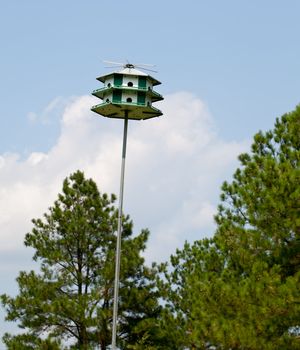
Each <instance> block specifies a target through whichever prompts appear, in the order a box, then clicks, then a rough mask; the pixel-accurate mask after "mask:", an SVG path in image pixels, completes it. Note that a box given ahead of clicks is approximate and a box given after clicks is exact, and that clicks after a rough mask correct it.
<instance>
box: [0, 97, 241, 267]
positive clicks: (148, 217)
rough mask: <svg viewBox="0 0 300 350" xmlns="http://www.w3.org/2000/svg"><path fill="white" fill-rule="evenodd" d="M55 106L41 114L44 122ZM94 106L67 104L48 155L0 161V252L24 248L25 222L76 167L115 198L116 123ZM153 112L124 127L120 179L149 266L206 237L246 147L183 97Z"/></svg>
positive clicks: (89, 101) (195, 101)
mask: <svg viewBox="0 0 300 350" xmlns="http://www.w3.org/2000/svg"><path fill="white" fill-rule="evenodd" d="M58 103H59V104H60V105H63V103H62V101H61V99H58V100H55V101H54V102H53V103H50V104H49V106H48V107H47V108H46V111H47V118H48V117H49V115H51V111H52V110H53V108H56V106H57V104H58ZM94 104H95V100H94V98H93V97H89V96H83V97H79V98H77V99H73V100H72V101H71V102H70V101H69V102H68V105H67V106H66V107H65V109H64V112H63V114H62V117H61V133H60V135H59V138H58V140H57V142H56V144H55V145H54V146H53V147H52V149H50V150H49V152H47V153H40V152H38V150H37V152H34V153H31V154H30V155H29V156H28V157H27V158H26V159H21V158H20V157H19V156H18V155H17V154H3V155H1V156H0V212H1V217H0V230H1V236H0V254H1V251H2V252H7V251H11V252H14V251H16V250H22V249H25V248H22V242H23V238H24V234H25V233H26V232H27V231H28V230H30V227H31V223H30V220H31V219H32V218H34V217H39V216H41V215H42V213H44V212H45V211H46V210H47V208H48V207H49V206H50V205H51V204H52V203H53V201H54V200H55V199H56V196H57V193H58V192H59V191H60V190H61V185H62V180H63V179H64V178H65V177H66V176H68V175H70V173H72V172H73V171H75V170H76V169H81V170H84V171H85V173H86V175H87V176H89V177H92V178H93V179H95V180H96V182H97V183H98V185H99V188H100V190H101V191H102V192H114V193H116V194H118V190H119V177H120V161H121V146H122V128H123V123H122V121H120V120H113V119H106V118H102V117H100V116H97V115H96V114H94V113H92V112H90V107H91V106H92V105H94ZM159 108H161V109H162V110H163V112H164V116H162V117H160V118H154V119H151V120H148V121H141V122H130V123H129V134H128V148H127V163H126V173H125V178H126V183H125V197H124V210H125V211H126V212H127V213H129V214H130V215H131V216H132V218H133V220H134V223H135V227H136V229H140V228H142V227H148V228H150V230H151V239H150V242H149V249H148V251H147V253H146V256H147V258H148V259H149V260H153V259H155V260H166V259H167V258H168V256H169V255H170V253H172V252H173V251H174V250H175V248H176V247H181V246H182V244H183V242H184V241H185V240H189V241H192V240H195V239H200V238H201V237H204V236H207V235H211V234H212V232H213V228H214V224H213V214H214V212H215V207H216V203H217V202H218V194H219V188H220V184H221V183H222V181H223V180H224V179H225V178H226V177H228V176H229V174H230V173H232V172H233V171H234V168H235V167H236V165H237V161H236V157H237V155H238V154H239V153H241V152H242V151H244V150H245V147H246V145H247V144H246V142H244V143H238V142H235V141H232V142H225V141H223V140H222V139H221V138H220V137H219V136H218V135H217V133H216V131H215V127H214V121H213V119H212V117H211V115H210V113H209V111H208V110H207V108H206V106H205V104H204V103H203V102H202V101H201V100H200V99H199V98H197V97H195V96H194V95H192V94H190V93H187V92H179V93H176V94H172V95H169V96H166V97H165V101H163V102H162V103H160V106H159ZM49 118H50V117H49ZM20 268H22V266H20Z"/></svg>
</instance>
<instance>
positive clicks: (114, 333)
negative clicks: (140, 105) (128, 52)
mask: <svg viewBox="0 0 300 350" xmlns="http://www.w3.org/2000/svg"><path fill="white" fill-rule="evenodd" d="M127 128H128V111H125V119H124V133H123V149H122V165H121V180H120V196H119V214H118V235H117V247H116V266H115V285H114V310H113V330H112V341H111V346H112V350H116V349H117V348H116V338H117V318H118V299H119V280H120V258H121V231H122V209H123V193H124V175H125V158H126V143H127Z"/></svg>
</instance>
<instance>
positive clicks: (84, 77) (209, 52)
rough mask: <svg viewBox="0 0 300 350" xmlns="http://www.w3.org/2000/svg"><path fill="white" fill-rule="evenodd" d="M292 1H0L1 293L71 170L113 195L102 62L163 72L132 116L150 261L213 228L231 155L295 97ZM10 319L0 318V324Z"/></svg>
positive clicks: (137, 196) (116, 138)
mask: <svg viewBox="0 0 300 350" xmlns="http://www.w3.org/2000/svg"><path fill="white" fill-rule="evenodd" d="M299 10H300V2H298V1H296V0H294V1H293V0H288V1H285V2H283V1H277V0H273V1H270V0H265V1H258V0H252V1H241V0H240V1H237V0H235V1H233V0H227V1H221V0H219V1H216V0H211V1H200V0H199V1H196V0H195V1H191V0H187V1H185V2H182V1H161V0H160V1H157V0H154V1H151V2H142V1H136V0H134V1H133V0H128V1H126V2H125V1H123V2H121V1H119V2H118V1H115V2H109V1H107V2H104V1H85V2H83V1H69V0H65V1H57V0H52V1H51V2H50V1H48V2H46V1H43V2H42V1H38V0H35V1H33V0H28V1H15V0H10V1H2V2H1V11H0V47H1V65H0V77H1V84H0V89H1V90H0V95H1V97H2V98H1V137H0V194H1V196H0V212H1V215H0V230H1V237H0V245H1V248H0V250H1V251H0V257H1V261H0V263H1V265H0V266H1V268H0V277H1V289H0V293H2V292H8V293H15V292H16V286H15V283H14V278H15V277H16V276H17V273H18V271H19V270H20V269H25V268H31V267H32V264H31V261H30V255H31V252H29V251H28V250H26V249H25V248H24V247H23V246H22V240H23V237H24V234H25V233H26V232H27V231H28V230H30V228H31V224H30V220H31V218H32V217H38V216H40V215H41V214H42V213H43V212H45V211H46V210H47V208H48V207H49V206H50V205H51V203H53V200H54V199H55V198H56V195H57V193H58V191H59V190H60V187H61V183H62V179H63V178H64V177H66V176H68V175H69V174H70V173H71V172H72V171H74V170H76V169H78V168H80V169H83V170H84V171H85V172H86V174H87V175H88V176H91V177H93V178H94V179H95V180H96V181H97V183H98V184H99V187H100V188H101V189H102V190H103V191H105V192H115V193H118V184H119V178H118V177H119V167H120V153H121V149H120V147H121V133H122V125H121V123H120V121H113V120H109V119H104V118H100V117H97V116H96V115H94V114H93V113H92V112H90V111H89V108H90V106H91V105H92V104H94V102H95V101H94V99H93V97H90V96H89V95H90V92H91V91H92V90H94V89H96V88H98V87H100V84H99V82H97V81H96V80H95V78H96V77H97V76H99V75H102V74H105V73H106V72H108V70H107V69H106V68H104V66H105V64H103V63H102V60H113V61H120V62H125V61H126V60H129V61H130V62H133V63H137V62H142V63H152V64H156V66H157V67H156V68H157V70H158V73H157V74H155V77H156V78H157V79H159V80H160V81H162V85H161V86H159V87H158V91H159V92H160V93H161V94H163V95H164V96H165V101H164V102H163V103H162V104H161V107H160V108H161V109H162V110H163V112H164V114H165V115H164V116H163V117H161V118H159V119H158V120H151V121H147V122H141V123H131V124H130V126H129V147H128V163H127V168H126V187H125V205H124V206H125V210H126V211H127V212H129V213H130V214H131V216H132V217H133V219H134V222H135V223H136V225H135V227H136V229H137V230H138V229H140V228H141V227H149V228H150V230H151V233H152V238H151V239H150V242H149V250H148V251H147V252H146V257H147V259H148V260H155V259H158V260H166V259H167V258H168V256H169V254H170V253H171V252H172V251H174V249H175V248H176V247H180V246H182V244H183V242H184V240H189V241H193V240H194V239H199V238H201V237H204V236H209V235H211V234H212V233H213V230H214V225H213V219H212V217H213V213H214V212H215V208H216V205H217V203H218V196H219V192H220V191H219V188H220V185H221V183H222V181H223V180H225V179H226V178H230V176H231V174H232V173H233V171H234V170H235V168H236V167H237V165H238V163H237V161H236V158H237V155H238V154H239V153H241V152H243V151H245V150H247V149H248V148H249V143H250V140H251V138H252V136H253V135H254V133H255V132H257V131H258V130H267V129H270V128H272V126H273V124H274V121H275V118H276V117H279V116H281V115H282V114H283V113H285V112H288V111H290V110H293V109H294V107H295V106H296V105H297V104H298V103H299V102H300V98H299V91H300V79H299V76H300V64H299V62H300V61H299V57H300V45H299V33H300V22H299V13H300V11H299ZM145 198H147V200H146V201H145ZM3 286H5V287H3ZM11 327H12V326H10V325H5V324H4V323H3V321H1V320H0V335H1V333H2V332H3V331H4V330H8V329H12V328H11ZM0 349H1V344H0Z"/></svg>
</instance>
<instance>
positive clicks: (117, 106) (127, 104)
mask: <svg viewBox="0 0 300 350" xmlns="http://www.w3.org/2000/svg"><path fill="white" fill-rule="evenodd" d="M97 80H99V81H100V82H102V83H103V84H104V86H103V87H102V88H100V89H98V90H94V91H93V92H92V95H94V96H96V97H98V98H100V99H101V100H102V103H100V104H98V105H96V106H93V107H92V108H91V110H92V111H93V112H96V113H98V114H100V115H102V116H104V117H108V118H121V119H124V118H128V119H134V120H144V119H150V118H154V117H159V116H161V115H162V112H161V111H160V110H159V109H157V108H155V107H153V106H152V103H153V102H157V101H161V100H163V97H162V96H161V95H160V94H159V93H157V92H156V91H154V90H153V87H154V86H156V85H159V84H160V82H159V81H158V80H156V79H155V78H153V77H151V76H150V75H148V74H146V73H144V72H142V71H140V70H138V69H136V68H135V66H134V65H133V64H129V63H128V64H125V65H124V66H123V69H122V70H120V71H117V72H112V73H109V74H106V75H103V76H101V77H99V78H97Z"/></svg>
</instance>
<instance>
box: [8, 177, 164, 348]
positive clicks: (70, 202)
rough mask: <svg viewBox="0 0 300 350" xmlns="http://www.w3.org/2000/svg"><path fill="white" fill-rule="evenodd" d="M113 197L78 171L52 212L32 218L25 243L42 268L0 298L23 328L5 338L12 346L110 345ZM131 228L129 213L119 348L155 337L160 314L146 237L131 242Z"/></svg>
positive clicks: (124, 241)
mask: <svg viewBox="0 0 300 350" xmlns="http://www.w3.org/2000/svg"><path fill="white" fill-rule="evenodd" d="M115 199H116V198H115V196H114V195H111V196H110V197H109V196H108V195H107V194H100V193H99V191H98V189H97V186H96V184H95V182H94V181H93V180H91V179H85V177H84V174H83V173H82V172H80V171H77V172H76V173H74V174H72V175H71V176H70V177H69V178H66V179H65V181H64V183H63V190H62V193H61V194H59V195H58V199H57V200H56V201H55V203H54V205H53V206H52V207H50V208H49V212H47V213H46V214H44V217H43V218H42V219H35V220H33V226H34V227H33V229H32V231H31V232H30V233H28V234H27V235H26V237H25V245H26V246H27V247H31V248H33V249H34V251H35V253H34V256H33V259H34V260H35V261H36V262H37V263H40V271H39V273H37V272H34V271H30V272H25V271H21V272H20V274H19V276H18V278H17V282H18V285H19V294H18V295H17V296H16V297H10V296H8V295H2V296H1V300H2V304H3V306H4V307H5V309H6V311H7V316H6V319H7V320H8V321H18V322H19V326H20V327H21V328H23V329H24V330H25V333H24V334H22V335H21V336H20V335H18V336H13V335H9V334H6V335H5V336H4V338H3V339H4V342H5V343H6V345H7V346H8V349H27V348H28V349H29V348H30V349H42V348H43V347H42V346H41V344H43V346H45V349H56V348H57V346H58V345H57V344H59V343H60V344H63V345H60V348H61V349H63V348H64V349H67V348H74V349H97V348H99V349H102V350H103V349H106V348H107V346H108V345H109V344H110V341H111V322H112V304H113V282H114V267H115V263H114V261H115V245H116V235H115V233H116V229H117V210H116V208H115V207H114V201H115ZM132 226H133V225H132V222H131V221H130V219H129V216H126V217H124V218H123V226H122V258H121V273H120V293H119V295H120V304H119V328H118V339H119V346H121V348H122V349H126V348H128V346H130V345H132V344H135V343H138V341H139V340H140V339H142V338H143V337H145V336H146V335H147V334H155V319H156V318H157V317H158V315H159V312H160V307H159V305H158V301H157V291H156V289H155V283H154V277H155V275H154V270H153V269H152V268H148V267H146V266H145V264H144V259H143V257H142V256H141V252H142V251H143V250H144V249H145V247H146V242H147V239H148V236H149V232H148V231H147V230H143V231H142V232H141V233H140V234H139V235H137V236H136V237H132ZM45 339H46V340H45ZM47 339H48V340H47ZM45 342H48V345H47V346H48V347H46V345H45V344H46V343H45ZM16 344H19V345H18V346H19V347H16ZM28 344H29V345H28ZM68 344H73V345H68ZM51 346H52V347H51ZM55 346H56V347H55Z"/></svg>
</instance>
